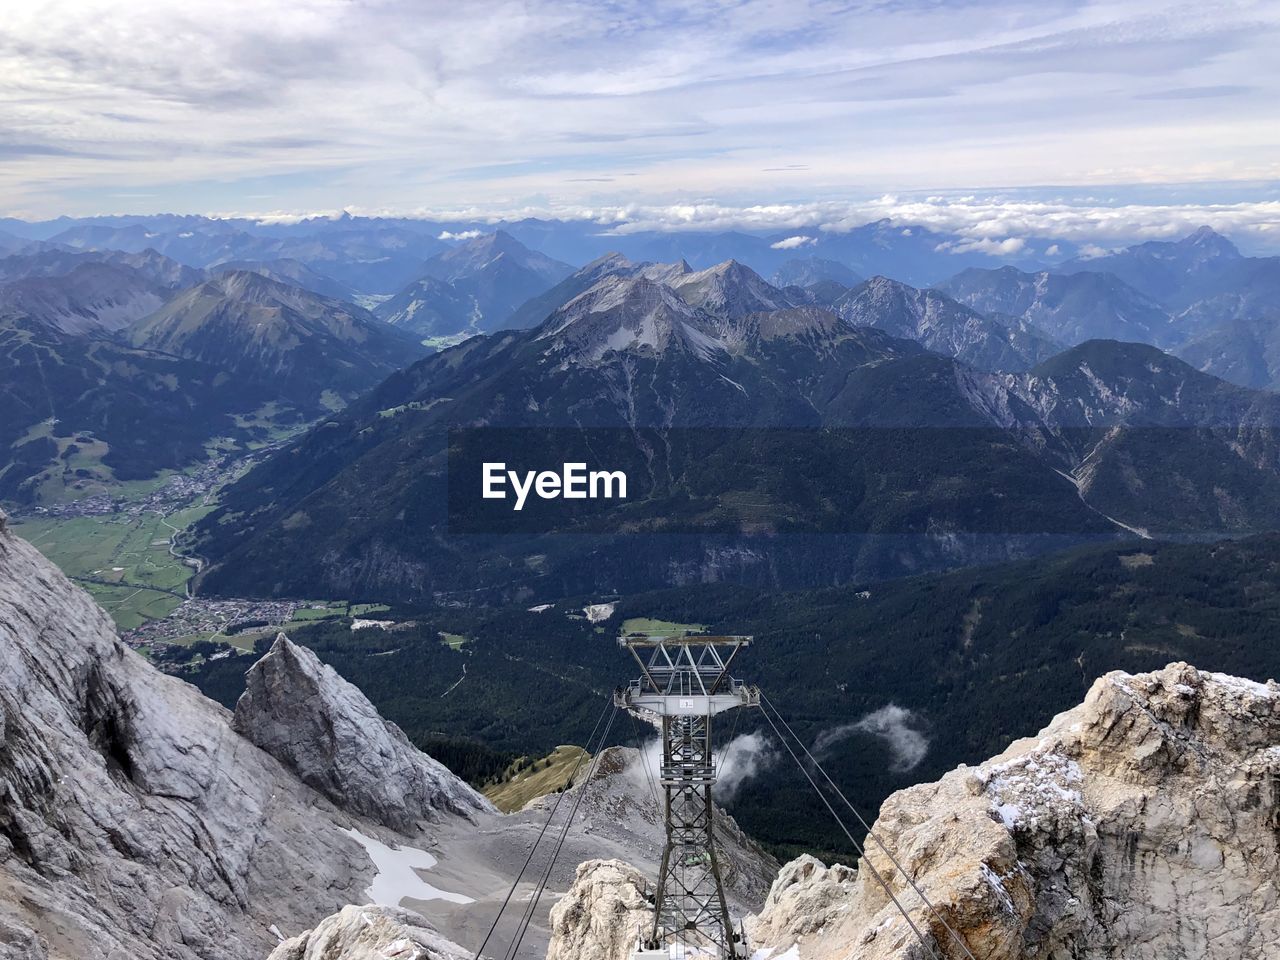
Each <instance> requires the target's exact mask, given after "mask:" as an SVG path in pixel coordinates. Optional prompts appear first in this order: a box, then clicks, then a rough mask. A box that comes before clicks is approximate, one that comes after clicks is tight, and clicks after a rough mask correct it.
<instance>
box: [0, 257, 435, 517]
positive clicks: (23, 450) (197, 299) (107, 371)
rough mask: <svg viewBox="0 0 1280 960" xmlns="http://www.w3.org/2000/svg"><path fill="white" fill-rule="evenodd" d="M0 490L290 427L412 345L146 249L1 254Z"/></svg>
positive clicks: (91, 476)
mask: <svg viewBox="0 0 1280 960" xmlns="http://www.w3.org/2000/svg"><path fill="white" fill-rule="evenodd" d="M0 277H2V278H5V279H3V280H2V281H0V370H2V371H3V377H2V378H0V383H2V386H0V392H2V393H3V396H4V400H5V410H6V416H5V417H4V418H3V421H2V422H0V450H4V451H6V455H5V456H4V457H2V458H0V497H2V498H4V499H7V500H11V501H15V502H25V503H32V504H38V503H40V502H42V501H44V500H48V499H54V500H61V499H67V498H75V497H77V496H80V495H83V494H85V493H89V492H101V491H102V490H104V489H110V488H111V487H112V486H113V485H114V484H117V483H118V482H120V481H122V480H131V479H142V478H146V477H149V476H152V475H154V474H155V473H156V472H158V471H160V470H162V469H176V468H181V467H184V466H187V465H189V464H193V463H198V462H201V461H203V460H204V459H206V458H207V457H208V456H209V445H210V444H211V442H213V441H215V440H218V439H225V440H229V441H231V442H232V443H234V444H236V445H239V446H241V447H242V448H243V447H244V446H246V445H248V444H253V443H261V442H264V441H265V440H267V439H268V438H270V437H271V434H272V431H273V430H275V429H277V428H285V429H297V428H298V427H299V426H300V425H302V424H305V423H307V422H309V421H311V420H314V419H315V418H316V417H318V416H321V415H322V414H324V413H327V412H331V411H332V410H334V409H337V408H339V407H341V406H342V405H343V404H345V403H346V402H348V401H349V400H351V399H354V398H355V397H356V396H357V395H359V394H360V393H362V392H363V391H365V390H367V389H368V388H370V387H372V386H373V385H375V384H376V383H378V382H379V381H380V380H382V379H383V378H384V377H385V376H386V375H387V374H389V373H390V372H392V371H393V370H395V369H396V368H397V367H399V366H401V365H403V364H405V363H407V362H410V361H411V360H413V359H414V358H415V357H418V356H421V355H422V354H423V353H425V352H426V351H425V349H424V348H423V347H422V346H421V345H420V344H419V342H418V341H417V340H416V339H415V338H413V337H410V336H408V335H406V334H404V333H402V332H400V331H397V330H395V329H394V328H392V327H389V326H387V325H385V324H382V323H381V322H379V321H378V320H376V319H374V317H373V316H372V315H371V314H369V313H368V312H366V311H365V310H363V309H361V308H359V307H356V306H355V305H353V304H350V303H347V302H344V301H339V300H333V299H329V298H325V297H322V296H319V295H317V294H314V293H311V292H309V291H307V290H305V289H303V288H301V287H297V286H291V285H289V284H286V283H281V282H279V281H276V280H272V279H269V278H268V277H266V276H264V275H261V274H259V273H254V272H249V271H232V272H217V273H216V274H215V275H214V276H212V277H207V275H206V273H205V271H202V270H197V269H195V268H191V267H187V266H184V265H182V264H179V263H177V262H176V261H174V260H171V259H169V258H167V257H165V256H163V255H162V254H158V253H156V252H155V251H147V252H144V253H139V254H133V253H118V252H112V253H106V254H103V253H96V252H94V253H68V252H66V251H62V250H45V251H40V252H37V253H32V254H20V255H15V256H11V257H7V258H4V259H2V260H0Z"/></svg>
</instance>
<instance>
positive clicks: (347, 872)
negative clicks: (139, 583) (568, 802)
mask: <svg viewBox="0 0 1280 960" xmlns="http://www.w3.org/2000/svg"><path fill="white" fill-rule="evenodd" d="M2 518H3V515H2V514H0V958H3V960H19V958H20V960H47V958H54V960H61V958H66V960H72V958H74V960H197V958H198V960H248V958H259V960H260V958H261V957H263V956H265V955H266V954H267V952H268V951H269V950H270V949H271V948H272V947H273V945H274V944H276V943H277V942H278V941H279V936H278V935H277V932H276V931H277V930H278V931H283V932H284V933H286V934H287V933H288V932H291V931H294V930H298V929H302V928H305V927H308V926H311V925H313V924H314V923H316V922H317V921H318V920H319V919H320V918H322V917H324V916H325V915H327V914H330V913H333V912H334V911H336V910H338V909H340V908H341V907H342V906H343V905H344V904H347V903H352V902H357V903H360V902H364V900H365V899H366V897H367V894H366V890H367V889H368V888H370V886H371V882H372V881H373V880H374V878H375V874H376V872H377V871H376V868H375V865H374V863H373V862H372V860H371V859H370V855H369V854H368V853H366V849H365V846H364V845H363V844H362V843H361V842H359V838H360V836H361V835H362V834H364V835H368V834H372V833H374V832H375V831H377V830H379V829H380V828H379V827H378V826H377V825H375V824H372V823H369V822H368V821H366V820H364V819H362V818H359V817H353V816H349V815H348V814H347V813H346V812H344V811H343V810H340V809H338V808H337V807H335V806H334V805H333V804H331V803H330V802H329V801H328V800H327V799H326V798H325V797H324V796H322V795H321V794H319V793H317V792H316V791H315V790H313V789H312V788H311V787H309V786H307V785H306V784H304V783H303V782H302V781H301V780H300V779H299V778H298V777H297V776H295V775H294V774H293V773H292V772H291V771H290V770H289V769H287V768H286V767H285V766H284V765H283V764H281V763H280V762H279V761H278V760H276V759H275V758H274V757H272V756H270V755H269V754H268V753H266V752H264V751H262V750H260V749H259V748H258V747H256V746H254V745H253V744H252V743H250V742H249V741H248V740H246V739H244V738H243V737H241V736H240V735H239V734H237V733H236V732H235V731H234V730H232V728H231V723H230V721H231V715H230V714H229V713H228V712H227V711H226V710H224V709H223V708H222V707H220V706H218V705H217V704H215V703H213V702H212V701H210V700H207V699H206V698H204V697H203V696H202V695H201V694H200V693H199V692H198V691H196V690H195V688H193V687H191V686H189V685H188V684H186V683H184V682H182V681H181V680H178V679H175V678H172V677H168V676H165V675H164V674H162V673H160V672H159V671H157V670H155V669H154V668H152V667H151V665H150V664H148V663H147V662H146V661H145V660H143V659H142V658H141V657H140V656H138V655H137V654H135V653H134V652H133V651H131V650H130V649H129V648H128V647H126V646H125V645H124V644H123V643H122V642H121V641H120V640H119V638H118V637H117V636H116V633H115V629H114V626H113V624H112V622H111V620H110V618H109V617H108V616H107V615H106V614H105V613H104V612H103V611H102V610H101V609H100V608H99V607H98V606H97V605H96V604H94V602H93V601H92V599H91V598H90V597H89V596H88V594H86V593H85V592H84V591H83V590H81V589H80V588H78V587H76V586H75V585H73V584H72V583H71V582H69V581H68V580H67V579H66V578H65V577H64V576H63V575H62V574H61V573H60V572H59V571H58V570H57V569H56V568H54V567H53V565H52V564H50V563H49V562H48V561H47V560H45V558H44V557H43V556H42V555H41V554H40V553H39V552H37V551H36V550H35V548H33V547H32V546H30V545H29V544H27V543H26V542H25V541H23V540H21V539H19V538H18V537H16V536H14V535H13V534H12V533H11V532H8V531H6V530H5V529H4V523H3V519H2ZM356 831H360V833H357V832H356Z"/></svg>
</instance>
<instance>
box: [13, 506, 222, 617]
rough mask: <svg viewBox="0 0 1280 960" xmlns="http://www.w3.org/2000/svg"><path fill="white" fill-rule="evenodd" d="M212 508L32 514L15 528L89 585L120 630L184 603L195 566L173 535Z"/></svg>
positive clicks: (73, 575)
mask: <svg viewBox="0 0 1280 960" xmlns="http://www.w3.org/2000/svg"><path fill="white" fill-rule="evenodd" d="M208 509H209V508H208V507H205V506H192V507H188V508H186V509H183V510H178V511H175V512H174V513H171V514H169V515H168V516H161V515H160V514H157V513H146V512H143V513H136V514H123V513H122V514H113V515H110V516H95V517H28V518H23V519H21V520H17V521H15V524H14V528H15V530H17V532H18V534H19V535H20V536H22V537H24V538H25V539H27V540H29V541H30V542H31V543H32V544H33V545H34V546H35V547H36V548H37V549H39V550H40V552H41V553H43V554H44V555H45V556H47V557H48V558H49V559H50V560H52V561H53V562H54V563H55V564H57V566H58V567H59V568H60V569H61V570H62V571H63V572H64V573H65V574H66V575H67V576H68V577H70V578H71V579H72V580H75V581H76V582H77V583H79V584H80V585H81V586H83V587H84V588H85V589H86V590H88V591H89V592H90V593H91V594H92V595H93V597H94V599H95V600H97V601H98V603H99V604H101V605H102V607H103V609H105V610H106V611H107V612H108V613H110V614H111V616H112V618H113V619H114V620H115V622H116V626H117V627H118V628H119V629H120V630H132V629H133V628H134V627H137V626H139V625H140V624H142V623H144V622H145V621H147V620H153V619H156V618H159V617H163V616H166V615H168V614H169V613H170V612H172V611H173V610H174V609H176V608H177V606H178V605H179V604H180V603H182V601H183V598H184V597H185V594H186V585H187V581H188V580H189V579H190V578H191V574H192V569H191V567H189V566H187V565H186V564H185V563H183V562H182V560H181V559H180V558H178V557H176V556H174V555H173V554H172V553H171V552H170V538H171V537H172V536H173V535H174V534H175V533H176V532H177V531H179V530H182V529H183V528H184V527H186V526H187V524H189V523H191V522H192V521H194V520H196V519H197V518H199V517H201V516H203V515H204V514H205V513H207V512H208Z"/></svg>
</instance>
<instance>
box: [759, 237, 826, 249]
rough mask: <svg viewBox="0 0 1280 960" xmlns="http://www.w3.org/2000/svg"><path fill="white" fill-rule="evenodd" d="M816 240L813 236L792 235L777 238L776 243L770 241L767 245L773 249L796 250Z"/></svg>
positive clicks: (808, 245) (809, 245)
mask: <svg viewBox="0 0 1280 960" xmlns="http://www.w3.org/2000/svg"><path fill="white" fill-rule="evenodd" d="M817 242H818V241H817V240H816V239H815V238H813V237H806V236H794V237H787V238H786V239H785V240H779V241H778V242H777V243H771V244H769V246H770V248H771V249H774V250H797V249H799V248H800V247H811V246H813V245H814V244H815V243H817Z"/></svg>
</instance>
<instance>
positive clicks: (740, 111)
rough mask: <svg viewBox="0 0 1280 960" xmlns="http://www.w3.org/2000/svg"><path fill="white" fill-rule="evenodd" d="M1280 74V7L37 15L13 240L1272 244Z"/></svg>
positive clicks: (756, 1) (293, 8)
mask: <svg viewBox="0 0 1280 960" xmlns="http://www.w3.org/2000/svg"><path fill="white" fill-rule="evenodd" d="M1278 49H1280V2H1276V0H1265V2H1239V3H1234V2H1224V3H1219V2H1214V0H1200V2H1196V3H1188V4H1176V3H1161V2H1154V0H1111V2H1104V3H1078V2H1062V0H987V2H983V0H974V2H968V0H865V2H811V3H804V2H800V0H733V2H731V0H697V2H690V3H675V2H667V0H648V2H643V3H638V2H631V0H614V2H573V0H554V2H536V0H527V2H488V0H468V2H466V3H461V2H450V3H443V2H430V0H429V2H423V0H402V2H395V0H252V2H243V0H216V2H215V0H186V2H183V3H175V2H172V0H116V2H107V0H44V2H42V0H26V2H24V3H22V4H13V5H10V6H8V7H7V9H6V11H5V16H4V23H3V25H0V160H2V161H3V162H0V213H9V214H18V215H25V216H28V217H31V216H48V215H56V214H60V213H69V214H80V215H82V214H91V213H110V212H154V211H161V210H176V211H182V212H220V213H233V212H235V213H270V212H290V213H301V212H307V211H332V210H339V209H350V210H353V211H357V212H391V213H414V212H427V211H430V212H438V211H461V210H469V211H478V212H494V211H500V212H508V211H520V210H529V211H537V212H554V211H561V212H576V213H579V214H581V213H596V214H598V213H600V212H601V211H614V214H612V215H616V213H617V211H619V210H621V211H623V215H624V216H626V217H627V218H629V219H631V220H633V221H635V222H640V221H644V222H653V223H658V224H669V225H677V226H678V225H680V224H681V223H682V222H685V223H687V222H692V221H698V222H701V221H703V220H710V221H715V222H717V223H721V222H723V223H725V224H729V223H751V222H769V223H774V222H778V223H781V222H783V221H790V222H800V221H805V222H811V221H812V220H813V219H814V218H815V217H818V218H819V219H822V218H825V219H827V220H830V219H832V218H836V219H838V218H839V217H840V216H842V215H843V216H850V217H862V216H863V211H864V210H866V209H871V208H874V207H876V205H877V204H878V205H879V209H881V210H892V211H896V210H897V209H899V208H907V209H919V208H921V207H923V208H924V212H925V213H928V214H930V215H932V216H936V217H942V218H943V219H945V218H946V217H954V216H956V215H957V214H955V212H954V210H953V208H957V207H958V208H960V210H961V213H960V214H959V215H960V216H965V215H967V214H965V213H964V209H963V208H964V207H965V205H966V204H968V205H974V204H977V205H980V206H989V205H991V204H995V205H997V206H999V207H1001V209H1004V210H1006V211H1013V212H1012V213H1011V214H1010V215H1011V216H1023V215H1027V216H1030V215H1035V216H1037V217H1039V218H1040V219H1041V220H1042V221H1043V220H1045V219H1046V218H1047V219H1049V220H1050V221H1051V220H1052V218H1053V217H1055V216H1058V217H1062V218H1066V219H1070V217H1072V216H1075V215H1076V214H1073V213H1072V211H1077V212H1078V211H1079V209H1081V208H1088V209H1090V210H1091V211H1093V212H1092V213H1091V214H1090V215H1091V216H1094V217H1097V216H1102V217H1103V218H1104V219H1105V216H1106V215H1105V214H1099V213H1098V211H1099V210H1103V209H1116V208H1120V209H1121V210H1124V209H1138V208H1143V209H1148V210H1150V209H1157V210H1160V211H1164V213H1162V214H1158V215H1156V216H1163V217H1164V218H1165V219H1166V220H1167V219H1168V218H1170V217H1174V218H1177V217H1180V216H1182V215H1183V213H1185V215H1186V217H1187V219H1188V222H1190V223H1193V224H1194V223H1196V222H1201V221H1204V220H1206V219H1210V220H1212V219H1213V217H1215V216H1216V217H1218V218H1219V219H1218V220H1215V221H1214V222H1216V223H1219V224H1220V225H1223V226H1230V225H1231V224H1238V225H1240V226H1241V228H1242V229H1246V230H1250V231H1254V232H1258V233H1260V232H1265V231H1267V230H1277V231H1280V189H1277V185H1278V184H1280V107H1278V106H1277V105H1278V104H1280V70H1277V69H1276V65H1275V58H1276V51H1277V50H1278ZM939 211H943V212H942V213H939ZM1035 211H1039V212H1038V213H1037V212H1035ZM1179 211H1182V213H1179ZM1132 216H1133V214H1125V213H1121V214H1118V215H1117V218H1118V219H1122V218H1126V217H1128V218H1130V219H1131V218H1132Z"/></svg>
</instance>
